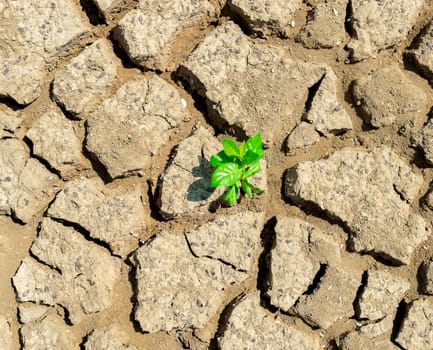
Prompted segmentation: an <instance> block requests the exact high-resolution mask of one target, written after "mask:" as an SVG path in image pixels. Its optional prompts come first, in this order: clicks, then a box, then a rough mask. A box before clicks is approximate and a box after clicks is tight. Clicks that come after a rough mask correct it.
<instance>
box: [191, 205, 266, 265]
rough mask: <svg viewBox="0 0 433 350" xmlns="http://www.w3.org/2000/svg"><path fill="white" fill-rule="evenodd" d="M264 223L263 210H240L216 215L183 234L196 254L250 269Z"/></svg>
mask: <svg viewBox="0 0 433 350" xmlns="http://www.w3.org/2000/svg"><path fill="white" fill-rule="evenodd" d="M263 223H264V213H263V212H262V213H256V212H250V211H241V212H238V213H236V214H234V215H230V216H220V217H217V218H215V219H214V220H212V221H210V222H208V223H205V224H203V225H201V226H200V227H198V228H197V229H196V230H194V231H189V232H186V238H187V240H188V243H189V246H190V248H191V250H192V252H193V253H194V254H195V255H196V256H199V257H206V256H208V257H209V256H210V257H212V258H214V259H218V260H220V261H224V262H226V263H228V264H230V265H233V266H234V267H236V268H237V269H239V270H242V271H250V270H251V268H252V263H253V258H254V253H255V252H256V250H257V247H258V244H259V242H260V233H261V230H262V229H263ZM240 252H242V253H240Z"/></svg>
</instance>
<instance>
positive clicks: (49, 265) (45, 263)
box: [29, 237, 62, 275]
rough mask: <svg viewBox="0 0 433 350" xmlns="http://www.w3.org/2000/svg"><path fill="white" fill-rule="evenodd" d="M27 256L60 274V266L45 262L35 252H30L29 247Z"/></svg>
mask: <svg viewBox="0 0 433 350" xmlns="http://www.w3.org/2000/svg"><path fill="white" fill-rule="evenodd" d="M36 239H37V237H36ZM29 256H30V257H31V258H32V259H34V260H36V261H37V262H38V263H39V264H41V265H43V266H45V267H48V268H50V269H51V270H54V271H56V272H57V273H58V274H59V275H62V270H60V268H58V267H57V266H54V265H51V264H49V263H47V262H46V261H44V260H42V259H41V258H39V257H38V256H37V255H36V254H35V253H33V252H32V250H31V247H30V249H29Z"/></svg>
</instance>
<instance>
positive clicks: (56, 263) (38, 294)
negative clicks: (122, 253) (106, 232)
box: [13, 219, 120, 323]
mask: <svg viewBox="0 0 433 350" xmlns="http://www.w3.org/2000/svg"><path fill="white" fill-rule="evenodd" d="M31 252H32V254H34V255H35V256H36V257H38V259H40V260H41V261H43V262H45V263H46V264H47V265H49V266H51V267H53V268H54V269H56V270H54V269H49V268H47V267H46V266H44V265H41V264H40V263H37V262H36V261H34V260H33V259H31V258H26V259H24V260H23V262H22V263H21V265H20V267H19V269H18V271H17V273H16V274H15V276H14V277H13V283H14V286H15V290H16V292H17V299H18V301H21V302H24V301H32V302H43V303H45V304H48V305H55V304H59V305H62V306H63V307H65V308H66V309H67V310H68V312H69V317H70V319H71V321H72V322H73V323H75V322H79V321H80V319H81V317H82V315H83V313H85V314H89V313H95V312H98V311H102V310H105V309H106V308H107V307H109V306H110V305H111V300H112V296H113V289H114V286H115V284H116V282H117V279H118V277H119V275H120V263H119V261H117V259H115V258H113V257H112V256H111V255H110V254H109V253H108V252H107V251H106V250H105V249H103V248H101V247H99V246H97V245H95V244H94V243H91V242H89V241H88V240H86V239H85V238H84V237H83V236H82V235H81V234H79V233H78V232H77V231H75V230H74V229H72V228H70V227H66V226H63V225H62V224H60V223H57V222H55V221H52V220H51V219H44V220H43V221H42V224H41V228H40V230H39V233H38V236H37V237H36V239H35V240H34V242H33V244H32V247H31Z"/></svg>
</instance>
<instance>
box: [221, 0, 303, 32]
mask: <svg viewBox="0 0 433 350" xmlns="http://www.w3.org/2000/svg"><path fill="white" fill-rule="evenodd" d="M301 3H302V0H285V1H273V0H230V1H229V6H230V9H231V10H232V11H233V12H234V13H236V14H237V15H239V16H240V17H241V19H242V21H243V22H244V23H245V24H246V25H247V26H248V28H249V29H250V30H252V31H254V32H256V33H259V34H261V35H269V34H271V33H277V34H284V33H285V27H286V26H287V25H288V24H289V22H290V20H291V19H292V18H293V17H294V13H295V12H296V10H298V9H299V7H300V6H301Z"/></svg>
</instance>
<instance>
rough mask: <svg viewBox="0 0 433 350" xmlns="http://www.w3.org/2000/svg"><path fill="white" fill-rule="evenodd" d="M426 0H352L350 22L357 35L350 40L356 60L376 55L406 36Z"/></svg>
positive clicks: (350, 46) (349, 45) (353, 56)
mask: <svg viewBox="0 0 433 350" xmlns="http://www.w3.org/2000/svg"><path fill="white" fill-rule="evenodd" d="M423 4H424V0H413V1H406V0H393V1H377V0H352V1H351V7H352V13H351V17H350V22H351V24H352V29H353V32H354V37H353V38H352V39H351V41H350V42H349V44H348V47H349V48H350V49H351V50H352V58H353V60H354V61H361V60H364V59H366V58H369V57H370V56H373V55H374V54H375V53H376V52H377V51H379V50H383V49H386V48H388V47H392V46H394V45H396V44H398V43H400V42H402V41H403V40H404V39H405V38H406V35H407V33H408V32H409V30H410V29H411V26H412V25H413V24H414V23H415V21H416V18H417V16H418V13H419V11H420V9H421V7H422V5H423Z"/></svg>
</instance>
